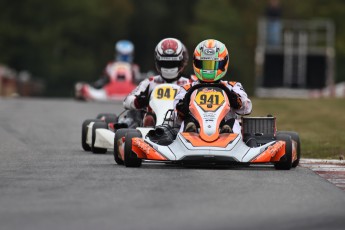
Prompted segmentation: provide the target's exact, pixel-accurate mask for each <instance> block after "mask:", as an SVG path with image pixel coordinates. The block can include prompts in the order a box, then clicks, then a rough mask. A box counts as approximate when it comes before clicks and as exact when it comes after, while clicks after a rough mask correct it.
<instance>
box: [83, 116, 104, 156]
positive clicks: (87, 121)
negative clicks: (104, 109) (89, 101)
mask: <svg viewBox="0 0 345 230" xmlns="http://www.w3.org/2000/svg"><path fill="white" fill-rule="evenodd" d="M96 121H100V120H98V119H87V120H85V121H84V122H83V124H82V125H81V146H82V148H83V149H84V150H85V151H91V147H90V146H89V145H88V144H87V143H86V138H87V126H88V125H89V124H90V123H91V122H96Z"/></svg>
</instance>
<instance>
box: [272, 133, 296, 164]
mask: <svg viewBox="0 0 345 230" xmlns="http://www.w3.org/2000/svg"><path fill="white" fill-rule="evenodd" d="M277 134H285V135H289V136H290V137H291V139H292V140H294V141H296V143H297V149H296V151H297V160H295V161H294V162H292V168H296V167H297V165H298V164H299V161H300V159H301V140H300V138H299V135H298V133H297V132H293V131H278V132H277Z"/></svg>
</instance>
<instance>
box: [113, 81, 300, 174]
mask: <svg viewBox="0 0 345 230" xmlns="http://www.w3.org/2000/svg"><path fill="white" fill-rule="evenodd" d="M229 95H230V90H229V89H228V88H227V87H226V86H224V85H223V84H198V85H195V86H193V87H192V88H191V89H190V90H189V91H188V93H187V94H186V96H185V102H186V103H188V104H189V110H190V114H191V116H193V117H194V118H195V120H196V121H197V122H198V123H199V126H200V128H199V132H198V133H196V132H179V133H177V134H176V132H174V130H175V129H174V128H173V126H171V125H170V124H171V122H172V121H173V120H174V117H173V115H174V112H173V111H172V112H170V114H167V116H166V118H165V123H164V124H163V125H162V126H158V127H156V128H155V129H154V130H151V131H150V132H148V133H147V135H143V134H142V133H141V132H140V131H139V130H135V129H129V130H126V134H125V135H124V137H122V138H120V139H119V138H117V139H118V141H117V142H115V146H114V153H116V152H117V153H118V156H117V157H118V161H119V162H120V163H123V164H125V166H127V167H140V166H141V165H142V162H143V161H144V162H145V161H147V160H148V161H150V162H153V161H157V162H165V163H172V164H182V165H189V164H192V165H194V164H212V165H218V164H219V165H224V164H225V165H236V164H237V165H246V166H248V165H251V164H262V163H265V164H266V163H267V164H273V165H274V167H275V168H276V169H282V170H289V169H290V168H291V167H296V166H297V165H298V162H299V159H300V155H301V153H300V140H299V136H298V134H297V133H295V132H282V131H280V132H277V131H276V118H275V117H273V116H268V117H243V118H242V124H241V125H242V133H241V134H236V133H220V131H219V130H220V128H219V125H220V123H221V121H222V120H223V118H224V117H225V115H226V114H227V113H228V112H229V111H230V109H231V107H230V103H229V99H228V98H229ZM120 131H121V130H119V131H118V132H120ZM116 136H117V134H116Z"/></svg>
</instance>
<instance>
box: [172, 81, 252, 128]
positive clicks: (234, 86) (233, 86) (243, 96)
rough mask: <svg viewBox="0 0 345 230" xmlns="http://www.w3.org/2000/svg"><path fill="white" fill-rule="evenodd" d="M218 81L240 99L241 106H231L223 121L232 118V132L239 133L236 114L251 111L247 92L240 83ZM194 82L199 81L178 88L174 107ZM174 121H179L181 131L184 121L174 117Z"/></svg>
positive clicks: (244, 113)
mask: <svg viewBox="0 0 345 230" xmlns="http://www.w3.org/2000/svg"><path fill="white" fill-rule="evenodd" d="M220 83H222V84H224V85H225V86H226V87H227V88H229V89H230V91H233V92H235V93H236V94H237V95H238V97H239V98H240V100H241V103H242V105H241V107H240V108H238V109H234V108H231V110H230V112H229V113H228V114H227V115H226V116H225V118H224V120H225V122H226V121H228V120H230V119H233V120H234V123H233V127H231V128H232V130H233V132H234V133H241V126H240V124H239V122H238V120H237V119H236V118H237V114H238V115H248V114H250V113H251V112H252V102H251V100H250V99H249V98H248V96H247V93H246V92H245V91H244V89H243V87H242V84H241V83H239V82H234V81H229V82H228V81H220ZM196 84H200V82H199V81H195V82H193V83H191V84H190V85H184V86H183V87H181V88H180V90H179V91H178V92H177V95H176V97H175V100H174V107H175V108H176V105H177V103H178V102H179V101H180V100H182V99H183V98H184V97H185V95H186V93H187V91H188V90H189V89H190V88H191V86H194V85H196ZM201 84H202V83H201ZM176 117H178V116H176ZM176 122H177V123H181V129H180V131H182V130H183V128H184V122H182V121H181V119H176Z"/></svg>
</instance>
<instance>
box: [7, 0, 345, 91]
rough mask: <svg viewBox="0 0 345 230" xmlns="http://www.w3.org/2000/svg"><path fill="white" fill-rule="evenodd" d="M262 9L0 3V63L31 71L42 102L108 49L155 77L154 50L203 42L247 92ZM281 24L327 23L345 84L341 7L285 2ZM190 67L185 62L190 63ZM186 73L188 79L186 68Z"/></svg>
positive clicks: (88, 70)
mask: <svg viewBox="0 0 345 230" xmlns="http://www.w3.org/2000/svg"><path fill="white" fill-rule="evenodd" d="M266 3H267V1H257V0H246V1H243V0H213V1H207V0H188V1H185V0H145V1H142V0H88V1H82V2H81V1H78V0H57V1H50V2H47V1H44V0H26V1H11V0H1V1H0V9H2V12H1V13H0V50H1V52H0V62H1V63H4V64H7V65H9V66H11V67H12V68H15V69H17V70H29V71H30V72H31V73H32V74H33V75H34V76H37V77H41V78H42V79H44V80H45V81H46V83H47V84H48V89H47V95H50V96H67V95H69V93H70V91H71V90H72V86H73V84H74V82H76V81H80V80H83V81H93V80H96V79H97V78H98V76H99V75H101V73H102V71H103V68H104V66H105V64H106V62H107V61H108V60H109V59H112V58H113V55H114V43H115V42H116V41H117V40H119V39H130V40H132V41H133V42H134V44H135V54H136V55H135V62H137V63H138V64H139V65H140V66H141V67H142V70H143V71H148V70H152V69H154V63H153V49H154V47H155V45H156V44H157V43H158V41H159V40H161V39H162V38H164V37H176V38H178V39H180V40H181V41H182V42H184V43H185V44H186V45H187V48H188V50H189V54H190V56H192V52H193V50H194V48H195V46H196V45H197V44H198V43H199V42H200V41H202V40H204V39H207V38H215V39H218V40H220V41H222V42H224V43H225V44H226V46H227V47H228V49H229V52H230V67H229V74H228V75H227V77H228V79H232V80H237V81H241V82H242V83H243V84H244V86H245V88H246V90H247V91H248V92H253V87H254V85H253V79H254V51H255V46H256V34H257V31H256V30H257V29H256V28H257V19H258V18H259V17H260V16H262V14H263V11H264V9H265V6H266ZM282 4H283V12H284V13H283V17H284V18H287V19H290V18H292V19H293V18H297V19H312V18H320V17H322V18H329V19H332V20H333V21H334V22H335V25H336V51H337V56H336V57H337V62H338V65H337V76H338V78H337V80H338V81H344V80H345V66H343V65H340V64H339V63H342V61H345V24H344V23H343V19H344V18H345V14H344V12H345V2H344V1H342V0H328V1H324V0H305V1H298V0H289V1H283V0H282ZM190 63H191V62H190ZM188 70H189V71H190V72H191V71H192V67H191V65H189V69H188Z"/></svg>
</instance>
